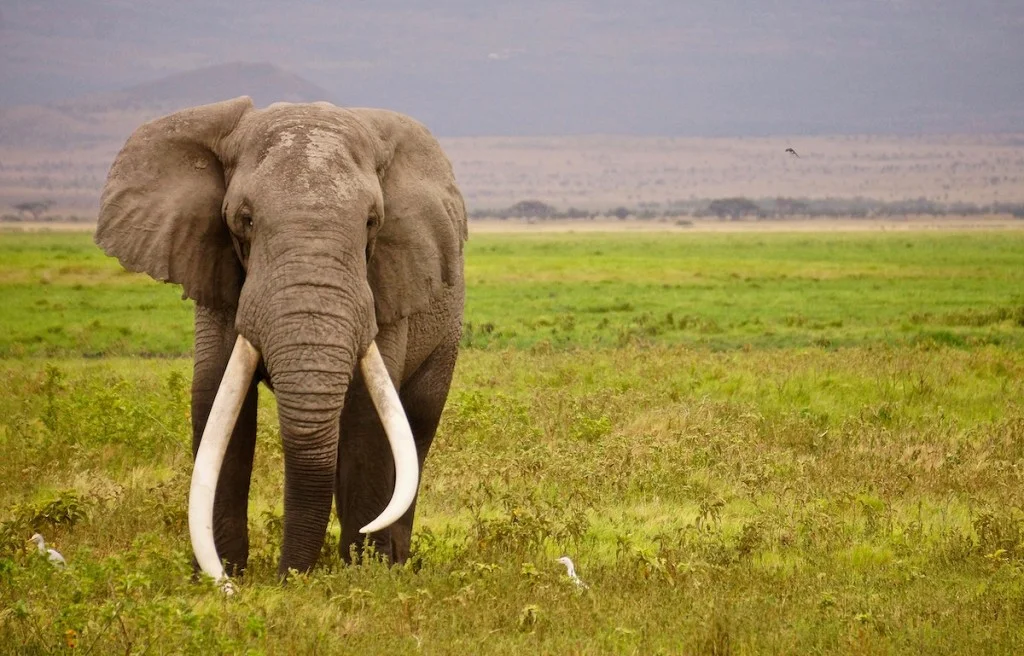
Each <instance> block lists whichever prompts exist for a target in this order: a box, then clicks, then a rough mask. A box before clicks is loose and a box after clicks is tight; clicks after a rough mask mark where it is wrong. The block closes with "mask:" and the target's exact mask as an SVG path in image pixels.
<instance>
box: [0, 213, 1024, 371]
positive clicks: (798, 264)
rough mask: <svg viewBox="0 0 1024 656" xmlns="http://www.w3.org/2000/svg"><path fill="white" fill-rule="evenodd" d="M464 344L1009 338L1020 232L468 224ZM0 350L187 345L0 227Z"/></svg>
mask: <svg viewBox="0 0 1024 656" xmlns="http://www.w3.org/2000/svg"><path fill="white" fill-rule="evenodd" d="M466 279H467V284H468V295H467V302H466V336H465V339H464V344H465V345H466V346H469V347H472V348H486V349H492V348H505V347H514V348H527V347H533V346H538V345H541V346H551V347H553V348H556V349H566V348H578V347H618V346H623V345H626V344H630V343H640V344H684V345H688V346H699V347H707V348H713V349H726V350H728V349H734V348H738V347H751V348H792V347H800V346H826V347H839V346H856V345H867V344H878V343H886V344H899V345H907V344H911V345H912V344H916V343H938V344H946V345H950V346H957V347H965V348H969V347H973V346H977V345H981V344H1004V345H1006V346H1010V347H1017V348H1019V347H1021V346H1024V332H1022V331H1021V330H1020V327H1021V326H1022V325H1024V231H1020V232H1004V233H921V234H912V235H908V234H906V233H900V234H894V233H854V234H841V233H840V234H828V233H823V234H816V235H815V234H811V235H807V234H789V235H786V234H784V235H766V234H728V235H721V234H692V235H675V234H673V235H650V234H642V235H638V234H628V233H621V234H579V235H574V234H568V235H551V234H537V235H517V236H512V235H478V236H474V237H473V238H472V239H471V240H470V241H469V243H468V246H467V266H466ZM0 294H2V297H3V299H4V305H5V310H6V311H5V312H4V313H3V314H2V315H0V357H21V356H25V355H46V356H72V355H86V356H102V355H105V356H110V355H160V356H174V355H186V354H188V353H189V352H190V350H191V335H192V313H191V306H190V305H189V304H188V303H178V302H176V299H178V298H179V297H180V289H179V288H178V287H176V286H174V285H160V284H155V283H153V281H152V280H150V279H149V278H147V277H145V276H142V275H132V274H127V273H125V272H123V270H122V269H120V267H119V266H118V264H117V262H116V261H115V260H113V259H112V258H107V257H105V256H104V255H103V254H102V253H101V252H100V251H99V249H97V248H96V247H95V246H93V245H92V242H91V240H90V238H89V236H88V235H84V234H51V235H31V234H30V235H17V234H6V235H2V236H0Z"/></svg>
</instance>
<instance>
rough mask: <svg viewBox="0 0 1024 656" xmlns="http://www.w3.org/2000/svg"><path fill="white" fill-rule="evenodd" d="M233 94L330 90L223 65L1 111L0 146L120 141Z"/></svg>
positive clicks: (268, 71)
mask: <svg viewBox="0 0 1024 656" xmlns="http://www.w3.org/2000/svg"><path fill="white" fill-rule="evenodd" d="M237 96H251V97H252V99H253V101H254V102H255V103H256V105H257V106H262V105H269V104H270V103H272V102H277V101H289V102H313V101H316V100H331V94H330V93H329V92H327V91H325V90H324V89H322V88H320V87H318V86H317V85H315V84H313V83H312V82H309V81H307V80H305V79H303V78H301V77H299V76H298V75H295V74H293V73H289V72H287V71H284V70H282V69H280V68H278V67H276V66H274V65H272V64H261V63H233V64H222V65H219V66H210V67H206V68H200V69H196V70H192V71H188V72H185V73H179V74H176V75H171V76H168V77H164V78H160V79H158V80H154V81H152V82H146V83H144V84H139V85H135V86H132V87H128V88H126V89H123V90H121V91H115V92H111V93H92V94H87V95H84V96H79V97H77V98H73V99H71V100H67V101H63V102H58V103H52V104H48V105H21V106H16V107H11V108H6V109H0V147H10V148H18V149H22V148H29V149H43V150H48V149H59V150H63V149H66V148H68V147H75V146H90V145H96V144H101V143H103V142H110V141H115V142H123V141H124V139H125V138H127V136H128V135H129V134H130V133H131V131H132V130H133V129H134V128H135V127H137V126H138V125H139V124H140V123H143V122H144V121H147V120H150V119H152V118H155V117H157V116H162V115H163V114H168V113H170V112H173V111H176V110H178V109H182V108H185V107H190V106H192V105H202V104H206V103H211V102H217V101H218V100H226V99H228V98H234V97H237ZM118 145H120V144H118Z"/></svg>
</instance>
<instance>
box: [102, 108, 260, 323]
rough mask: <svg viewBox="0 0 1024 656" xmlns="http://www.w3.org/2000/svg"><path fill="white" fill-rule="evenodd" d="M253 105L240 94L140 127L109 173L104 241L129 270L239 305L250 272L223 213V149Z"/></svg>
mask: <svg viewBox="0 0 1024 656" xmlns="http://www.w3.org/2000/svg"><path fill="white" fill-rule="evenodd" d="M251 108H252V100H250V99H249V98H247V97H241V98H235V99H234V100H226V101H224V102H219V103H215V104H212V105H203V106H200V107H193V108H191V109H186V110H183V111H180V112H177V113H175V114H171V115H169V116H165V117H163V118H159V119H156V120H154V121H150V122H149V123H146V124H145V125H143V126H141V127H140V128H138V129H137V130H136V131H135V132H134V133H133V134H132V136H131V137H129V138H128V141H127V143H125V145H124V148H122V149H121V152H120V153H119V154H118V156H117V158H116V159H115V160H114V164H113V165H112V166H111V168H110V173H109V174H108V176H107V184H106V186H105V187H104V188H103V195H102V197H101V200H100V213H99V222H98V225H97V228H96V236H95V241H96V244H97V245H99V246H100V248H102V249H103V251H104V252H106V253H107V255H112V256H114V257H116V258H117V259H118V260H119V261H120V262H121V265H122V266H124V268H126V269H128V270H129V271H138V272H145V273H148V274H149V275H150V276H152V277H153V278H155V279H157V280H162V281H165V282H173V283H178V284H180V285H181V286H182V288H183V291H184V295H183V296H184V297H187V298H191V299H193V300H195V301H196V302H197V303H199V304H201V305H205V306H207V307H211V308H224V309H227V308H234V307H235V306H236V305H237V303H238V294H239V290H240V289H241V285H242V280H243V275H244V274H243V271H242V267H241V264H240V263H239V261H238V258H237V257H236V256H235V252H234V249H233V247H232V242H231V234H230V232H228V230H227V227H226V226H225V225H224V222H223V220H222V219H221V204H222V202H223V199H224V190H225V180H224V161H223V157H221V156H220V155H219V154H218V152H219V151H220V149H221V143H222V142H223V140H224V139H225V138H226V137H227V136H228V135H230V134H231V132H232V131H233V130H234V129H235V127H236V126H237V125H238V122H239V121H240V120H241V118H242V116H243V115H244V114H245V113H246V112H247V111H248V110H249V109H251Z"/></svg>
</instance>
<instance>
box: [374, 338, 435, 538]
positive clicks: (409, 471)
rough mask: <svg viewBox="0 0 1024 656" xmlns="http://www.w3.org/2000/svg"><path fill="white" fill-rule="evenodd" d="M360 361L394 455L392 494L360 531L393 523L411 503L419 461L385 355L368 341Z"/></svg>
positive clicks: (375, 344) (378, 528)
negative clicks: (373, 518) (389, 499)
mask: <svg viewBox="0 0 1024 656" xmlns="http://www.w3.org/2000/svg"><path fill="white" fill-rule="evenodd" d="M359 365H360V367H361V368H362V371H363V378H364V379H365V380H366V387H367V389H368V390H369V391H370V398H371V399H373V405H374V407H375V408H377V414H378V415H380V421H381V423H382V424H384V432H386V433H387V435H388V442H389V443H390V444H391V454H392V456H394V459H395V491H394V493H393V494H392V495H391V502H390V503H389V504H388V507H387V508H385V509H384V512H382V513H381V514H380V516H379V517H377V519H375V520H373V521H372V522H370V523H369V524H367V525H366V526H364V527H363V528H361V529H359V532H360V533H373V532H374V531H379V530H381V529H385V528H387V527H389V526H391V525H392V524H394V523H395V522H396V521H398V519H399V518H400V517H401V516H402V515H404V514H405V511H406V510H408V509H409V506H411V505H412V502H413V501H414V500H415V499H416V487H417V485H419V479H420V463H419V459H418V458H417V456H416V442H415V441H414V440H413V437H412V429H411V428H410V427H409V420H408V419H407V418H406V416H405V411H404V410H403V409H402V402H401V401H400V400H399V399H398V392H397V391H396V390H395V386H394V385H393V384H392V383H391V376H389V375H388V370H387V367H385V366H384V359H383V358H381V357H380V351H379V350H378V349H377V343H376V342H370V348H368V349H366V355H364V356H363V359H362V360H361V361H360V362H359Z"/></svg>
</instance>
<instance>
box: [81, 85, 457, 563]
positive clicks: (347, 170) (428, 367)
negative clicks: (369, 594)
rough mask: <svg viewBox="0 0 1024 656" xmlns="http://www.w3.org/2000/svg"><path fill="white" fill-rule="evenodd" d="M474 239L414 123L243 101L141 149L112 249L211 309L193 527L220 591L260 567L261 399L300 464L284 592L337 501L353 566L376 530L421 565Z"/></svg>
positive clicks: (130, 148) (108, 209) (147, 131)
mask: <svg viewBox="0 0 1024 656" xmlns="http://www.w3.org/2000/svg"><path fill="white" fill-rule="evenodd" d="M466 237H467V233H466V212H465V205H464V203H463V199H462V196H461V194H460V193H459V190H458V188H457V187H456V185H455V178H454V175H453V173H452V168H451V164H450V163H449V162H448V160H447V158H446V157H445V155H444V153H443V152H442V151H441V147H440V145H439V144H438V143H437V141H436V140H435V139H434V137H432V136H431V134H430V133H429V132H428V131H427V130H426V128H424V127H423V126H422V125H420V124H419V123H417V122H415V121H413V120H412V119H410V118H408V117H406V116H403V115H401V114H398V113H395V112H390V111H385V110H377V109H343V108H339V107H336V106H334V105H331V104H329V103H313V104H291V103H276V104H274V105H271V106H269V107H267V108H265V109H254V108H253V104H252V101H251V100H250V99H249V98H247V97H241V98H236V99H234V100H227V101H224V102H220V103H215V104H212V105H203V106H199V107H193V108H190V109H186V110H183V111H180V112H177V113H175V114H171V115H169V116H165V117H163V118H160V119H156V120H154V121H151V122H149V123H146V124H145V125H143V126H141V127H139V128H138V129H137V130H136V131H135V132H134V133H133V134H132V135H131V137H130V138H129V139H128V141H127V143H126V144H125V146H124V148H123V149H122V150H121V152H120V154H118V156H117V158H116V160H115V161H114V163H113V165H112V167H111V169H110V173H109V176H108V178H107V182H106V186H105V187H104V190H103V195H102V199H101V207H100V213H99V225H98V228H97V230H96V236H95V241H96V243H97V244H98V245H99V246H100V247H101V248H102V249H103V250H104V251H105V252H106V253H107V254H108V255H112V256H114V257H116V258H117V259H118V260H120V262H121V264H122V265H123V266H124V267H125V268H126V269H129V270H131V271H141V272H145V273H147V274H149V275H150V276H152V277H153V278H155V279H157V280H162V281H165V282H173V283H177V284H180V285H181V286H182V288H183V297H187V298H191V299H193V300H194V301H195V363H194V377H193V382H192V431H193V438H192V446H193V454H194V455H195V456H196V459H195V469H194V471H193V480H192V489H191V492H190V498H189V525H190V532H191V535H192V541H193V548H194V550H195V553H196V560H197V562H198V566H199V567H200V568H201V569H202V570H203V571H206V572H207V573H209V574H211V575H212V576H214V577H215V578H220V577H222V576H224V575H225V571H224V569H223V568H222V567H221V560H222V559H223V561H224V562H226V564H227V572H228V573H241V572H242V571H244V569H245V566H246V563H247V558H248V549H249V541H248V529H247V508H246V506H247V500H248V494H249V485H250V477H251V473H252V462H253V451H254V444H255V439H256V407H257V403H256V400H257V382H259V381H260V380H262V381H264V382H265V383H266V384H267V386H268V387H269V388H270V389H272V390H273V392H274V394H275V397H276V402H277V407H278V414H279V417H280V431H281V440H282V445H283V452H284V461H285V485H284V541H283V545H282V550H281V560H280V564H279V570H278V571H279V574H280V575H281V576H284V575H285V574H286V573H287V572H288V570H289V569H292V568H294V569H296V570H299V571H306V570H309V569H310V568H311V567H312V566H313V565H314V564H315V562H316V560H317V556H318V554H319V553H320V550H321V548H322V546H323V540H324V536H325V534H326V529H327V523H328V520H329V518H330V511H331V501H332V492H333V496H334V500H335V502H336V505H337V509H338V514H339V517H340V520H341V526H342V537H341V553H342V556H343V557H344V558H346V559H348V558H349V556H350V547H353V546H354V547H355V548H356V550H357V551H358V549H359V548H360V545H362V544H363V539H364V535H362V534H361V533H360V530H362V531H363V532H364V533H367V534H368V535H369V539H370V540H371V541H372V543H373V544H374V545H375V547H376V549H377V550H378V552H379V553H381V554H383V555H384V556H385V557H387V558H389V559H390V560H391V561H392V562H398V563H400V562H403V561H404V560H405V559H406V558H407V557H408V555H409V540H410V536H411V532H412V523H413V515H414V513H415V506H416V504H415V501H416V494H417V491H418V480H419V479H418V476H419V471H420V470H421V469H422V466H423V461H424V459H425V458H426V455H427V450H428V449H429V448H430V443H431V441H432V439H433V437H434V433H435V431H436V429H437V425H438V421H439V420H440V417H441V410H442V408H443V407H444V404H445V400H446V398H447V396H448V389H449V386H450V384H451V379H452V372H453V369H454V367H455V360H456V356H457V352H458V343H459V339H460V337H461V330H462V311H463V300H464V296H465V286H464V281H463V254H462V251H463V242H464V241H465V239H466ZM357 363H359V365H360V366H358V367H357V366H356V365H357ZM225 372H227V373H225ZM376 408H379V409H381V412H383V413H384V415H383V416H384V419H383V420H382V419H381V416H380V415H378V413H377V412H376V411H375V409H376ZM403 408H404V415H403V413H402V409H403ZM396 411H397V412H396ZM385 426H386V427H387V430H385ZM389 441H390V444H389ZM389 446H390V450H389ZM221 462H222V463H223V464H220V463H221ZM393 491H394V495H392V492H393ZM389 499H390V500H391V502H390V503H389ZM375 518H376V519H375Z"/></svg>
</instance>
